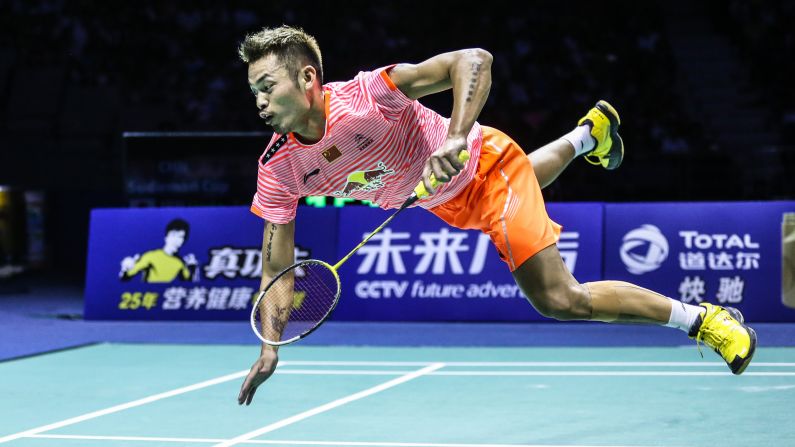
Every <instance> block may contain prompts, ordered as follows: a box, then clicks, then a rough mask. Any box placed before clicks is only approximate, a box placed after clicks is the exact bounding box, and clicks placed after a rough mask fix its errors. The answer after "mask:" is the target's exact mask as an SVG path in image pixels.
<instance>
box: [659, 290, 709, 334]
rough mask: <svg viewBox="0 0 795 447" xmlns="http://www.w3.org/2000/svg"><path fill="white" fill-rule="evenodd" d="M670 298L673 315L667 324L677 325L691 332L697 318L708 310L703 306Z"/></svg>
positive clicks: (676, 326) (686, 331)
mask: <svg viewBox="0 0 795 447" xmlns="http://www.w3.org/2000/svg"><path fill="white" fill-rule="evenodd" d="M668 299H669V300H671V317H670V318H669V319H668V323H667V324H666V326H668V327H675V328H678V329H681V330H683V331H685V333H689V332H690V328H692V327H693V323H695V322H696V318H698V316H699V315H701V313H703V312H704V311H706V309H704V308H703V307H701V306H693V305H691V304H685V303H683V302H681V301H678V300H674V299H671V298H668Z"/></svg>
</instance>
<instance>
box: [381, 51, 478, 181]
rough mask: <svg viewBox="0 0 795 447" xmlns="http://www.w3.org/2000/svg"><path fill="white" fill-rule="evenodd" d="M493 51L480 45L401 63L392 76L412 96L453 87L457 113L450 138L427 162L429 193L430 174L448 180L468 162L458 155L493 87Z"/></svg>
mask: <svg viewBox="0 0 795 447" xmlns="http://www.w3.org/2000/svg"><path fill="white" fill-rule="evenodd" d="M491 61H492V56H491V54H490V53H489V52H488V51H486V50H482V49H480V48H473V49H467V50H459V51H453V52H450V53H443V54H440V55H438V56H434V57H432V58H430V59H428V60H426V61H424V62H421V63H419V64H398V65H396V66H395V67H394V68H393V69H392V70H391V71H390V72H389V77H390V78H391V79H392V82H394V83H395V86H396V87H397V88H399V89H400V91H402V92H403V93H404V94H405V95H406V96H408V97H409V98H411V99H418V98H421V97H423V96H426V95H430V94H432V93H437V92H441V91H444V90H448V89H451V88H452V89H453V112H452V115H451V116H450V127H449V128H448V130H447V140H446V141H445V143H444V144H443V145H442V147H440V148H439V149H438V150H437V151H436V152H434V154H433V155H432V156H431V158H430V159H429V160H428V162H427V163H426V165H425V171H424V172H423V182H424V183H425V188H426V189H427V190H428V191H429V192H434V189H433V188H432V187H431V184H430V180H429V177H430V174H431V173H433V175H434V176H435V177H436V179H437V180H439V181H440V182H448V181H450V179H451V178H452V177H453V176H454V175H456V174H458V173H459V172H461V169H463V167H464V164H463V163H462V162H461V161H459V160H458V154H459V152H461V151H462V150H465V149H466V148H467V135H468V134H469V131H470V130H472V126H474V125H475V120H477V118H478V115H480V111H481V110H482V109H483V105H485V104H486V99H487V98H488V96H489V90H490V89H491Z"/></svg>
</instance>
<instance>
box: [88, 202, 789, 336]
mask: <svg viewBox="0 0 795 447" xmlns="http://www.w3.org/2000/svg"><path fill="white" fill-rule="evenodd" d="M547 211H548V212H549V215H550V216H551V217H552V218H553V219H554V220H555V221H557V222H558V223H560V224H562V225H563V227H564V228H563V233H562V235H561V239H560V241H559V242H558V249H559V251H560V253H561V256H562V257H563V260H564V262H565V264H566V265H567V266H568V267H569V269H570V270H571V271H572V272H573V273H574V276H575V277H576V278H577V279H578V280H579V281H580V282H586V281H597V280H600V279H614V280H624V281H628V282H632V283H635V284H638V285H640V286H643V287H647V288H649V289H652V290H655V291H657V292H660V293H663V294H665V295H667V296H670V297H672V298H676V299H680V300H682V301H684V302H687V303H691V304H697V303H699V302H703V301H709V302H713V303H718V304H724V305H731V306H735V307H738V308H739V309H740V310H742V311H743V313H744V314H745V316H746V318H747V319H748V320H750V321H795V309H793V308H791V307H788V306H786V305H785V304H783V300H782V264H783V263H782V237H781V221H782V215H783V213H786V212H795V202H792V201H790V202H731V203H654V204H651V203H645V204H643V203H638V204H606V205H605V204H601V203H567V204H548V205H547ZM389 214H390V212H387V211H383V210H380V209H373V208H368V207H347V208H342V209H337V208H313V207H303V206H302V207H300V208H299V211H298V216H297V219H296V251H295V255H296V259H298V260H302V259H308V258H315V259H321V260H325V261H329V262H331V263H334V262H337V261H338V260H339V259H341V258H342V256H344V255H345V254H347V252H348V251H349V250H350V249H352V248H353V247H355V246H356V245H357V244H358V243H359V242H360V241H361V239H362V237H363V236H365V235H366V234H369V232H370V231H372V230H373V229H374V228H376V227H377V226H378V225H380V224H381V223H382V222H383V221H384V220H385V219H386V218H387V217H388V216H389ZM262 234H263V223H262V220H261V219H259V218H258V217H256V216H254V215H252V214H251V213H250V212H249V211H248V210H247V209H246V208H245V207H217V208H147V209H106V210H94V211H93V212H92V215H91V228H90V236H89V253H88V269H87V276H86V292H85V317H86V318H87V319H153V320H244V319H247V318H248V315H249V312H250V309H251V303H252V297H254V296H255V295H256V293H257V290H258V288H259V285H260V280H261V274H262V268H261V247H262ZM340 277H341V280H342V287H343V290H342V296H341V299H340V304H339V306H338V307H337V309H336V310H335V313H334V315H333V317H332V318H333V319H336V320H374V321H543V320H546V319H545V318H544V317H542V316H541V315H539V314H538V313H537V312H535V311H534V310H533V309H532V308H531V306H530V305H529V303H528V302H527V300H526V299H525V298H524V296H523V295H522V293H521V291H520V290H519V288H518V287H517V286H516V284H515V283H514V281H513V279H512V277H511V275H510V273H509V271H508V268H507V265H506V264H505V263H504V262H502V261H501V260H500V258H499V256H498V254H497V251H496V249H495V248H494V247H493V246H492V245H491V243H490V241H489V238H488V236H486V235H484V234H481V233H480V232H478V231H464V230H458V229H455V228H452V227H449V226H448V225H447V224H445V223H444V222H442V221H441V220H440V219H438V218H437V217H435V216H434V215H432V214H431V213H428V212H426V211H424V210H420V209H410V210H406V211H405V212H404V213H402V214H401V215H400V216H398V218H396V219H395V220H394V221H393V222H392V223H391V224H390V225H389V226H388V227H387V228H385V229H384V230H383V231H381V232H380V233H379V234H378V235H376V236H375V237H374V238H373V239H372V240H371V241H370V242H369V243H368V244H367V245H365V246H364V247H363V248H361V249H360V250H359V251H358V252H357V253H356V254H355V255H354V256H353V257H352V258H351V259H350V260H348V261H347V262H346V263H345V264H344V265H343V266H342V267H341V269H340Z"/></svg>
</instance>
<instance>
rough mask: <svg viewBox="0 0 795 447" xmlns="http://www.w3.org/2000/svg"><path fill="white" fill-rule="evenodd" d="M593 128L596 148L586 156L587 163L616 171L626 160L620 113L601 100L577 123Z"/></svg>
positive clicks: (592, 132) (592, 133)
mask: <svg viewBox="0 0 795 447" xmlns="http://www.w3.org/2000/svg"><path fill="white" fill-rule="evenodd" d="M584 124H588V125H590V126H591V136H592V137H593V138H594V140H596V146H595V147H594V149H593V150H592V151H591V152H588V153H587V154H585V161H587V162H588V163H590V164H592V165H597V166H599V165H601V166H602V167H603V168H605V169H609V170H612V169H616V168H617V167H619V166H621V161H622V160H624V142H623V141H622V140H621V136H620V135H618V126H619V125H621V118H620V117H619V116H618V112H616V109H614V108H613V106H611V105H610V104H608V103H607V101H605V100H599V102H597V103H596V106H594V107H593V108H592V109H591V110H589V111H588V113H587V114H586V115H585V116H584V117H582V118H581V119H580V121H579V122H577V125H578V126H582V125H584Z"/></svg>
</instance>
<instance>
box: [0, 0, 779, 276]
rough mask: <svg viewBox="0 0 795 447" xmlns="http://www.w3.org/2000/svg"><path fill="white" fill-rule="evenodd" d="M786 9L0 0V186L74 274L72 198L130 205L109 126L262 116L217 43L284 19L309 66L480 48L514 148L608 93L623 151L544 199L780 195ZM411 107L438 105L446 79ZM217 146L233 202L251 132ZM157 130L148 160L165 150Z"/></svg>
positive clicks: (334, 71)
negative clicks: (15, 193) (307, 49)
mask: <svg viewBox="0 0 795 447" xmlns="http://www.w3.org/2000/svg"><path fill="white" fill-rule="evenodd" d="M691 3H692V4H691ZM793 19H795V2H786V1H739V0H734V1H717V0H715V1H699V2H687V1H668V2H664V1H656V2H655V1H652V2H645V1H643V2H630V1H626V2H624V1H619V2H616V1H606V2H587V3H586V2H551V1H545V2H539V1H532V2H505V1H489V2H486V3H480V4H474V3H469V2H443V1H439V2H435V1H427V0H426V1H400V2H374V1H347V2H320V1H316V2H315V1H304V2H295V1H282V0H276V1H258V2H231V1H230V2H218V1H210V0H204V1H191V2H167V1H131V2H130V1H67V0H50V1H27V0H11V1H8V0H2V1H0V29H2V30H3V31H2V33H0V185H11V186H14V187H17V188H20V189H25V190H39V191H44V193H45V195H46V203H47V206H46V241H47V245H48V259H49V263H48V265H47V268H48V269H49V270H50V271H52V272H60V273H62V274H64V275H67V276H70V277H75V278H79V277H80V275H82V273H83V271H84V268H85V252H86V241H87V228H88V216H89V210H90V209H91V208H96V207H111V206H113V207H116V206H128V205H130V203H131V202H132V203H135V201H131V198H130V197H129V196H128V195H127V194H126V190H125V185H126V184H127V183H126V181H127V180H128V179H127V178H125V175H129V173H130V172H131V169H130V160H133V159H135V158H136V157H139V158H140V157H141V153H143V152H135V153H131V152H130V145H129V144H126V143H125V142H124V139H123V138H122V133H123V132H125V131H201V132H210V131H238V132H263V131H267V130H268V129H266V128H265V127H264V125H263V123H262V122H261V121H259V119H258V118H257V116H256V113H255V112H256V109H255V106H254V101H253V98H252V97H251V94H250V92H249V90H248V85H247V82H246V67H245V65H244V64H243V63H242V62H240V61H239V60H238V59H237V54H236V47H237V44H238V43H239V42H240V41H241V40H242V38H243V36H244V35H245V34H246V33H248V32H255V31H257V30H259V29H260V28H262V27H263V26H278V25H281V24H283V23H284V24H290V25H299V26H302V27H304V28H305V30H306V31H307V32H309V33H310V34H313V35H315V37H316V38H317V39H318V42H319V44H320V47H321V50H322V51H323V59H324V69H325V78H326V79H325V80H326V81H335V80H347V79H350V78H352V77H353V76H355V75H356V73H357V72H358V71H360V70H369V69H373V68H376V67H379V66H383V65H387V64H391V63H395V62H419V61H421V60H423V59H426V58H428V57H431V56H433V55H435V54H437V53H440V52H443V51H449V50H454V49H460V48H465V47H471V46H479V47H482V48H485V49H487V50H489V51H490V52H491V53H492V54H493V55H494V57H495V60H494V66H493V86H492V90H491V95H490V98H489V102H488V104H487V105H486V107H485V109H484V111H483V113H482V114H481V117H480V119H479V121H480V122H481V123H483V124H487V125H491V126H494V127H498V128H500V129H501V130H503V131H505V132H507V133H508V134H509V135H511V136H513V137H514V138H515V139H516V140H517V141H518V142H519V143H520V144H521V145H522V146H523V147H524V148H525V150H528V151H529V150H532V149H533V148H535V147H538V146H540V145H543V144H545V143H547V142H549V141H551V140H553V139H555V138H557V137H558V136H560V135H562V134H563V133H565V132H568V131H569V130H571V129H572V128H573V127H574V125H575V124H576V121H577V120H578V119H579V118H580V117H581V116H582V115H583V114H584V113H585V112H586V111H587V110H588V108H590V107H591V106H592V105H593V104H594V103H595V102H596V101H597V100H598V99H600V98H604V99H607V100H608V101H610V102H611V103H612V104H613V105H614V106H615V107H616V108H617V109H618V110H619V112H620V114H621V117H622V128H621V134H622V136H623V138H624V142H625V145H626V147H627V155H626V158H625V161H624V165H623V166H622V167H621V169H619V170H618V171H615V172H610V173H608V172H606V171H603V170H601V169H597V168H593V167H591V166H589V165H587V164H586V163H585V162H583V161H579V160H578V161H576V162H575V163H573V164H572V166H571V167H570V168H569V170H568V171H567V172H566V173H565V174H564V175H563V176H562V177H561V178H560V179H559V181H558V182H556V183H555V184H553V185H552V186H550V187H549V188H547V189H546V190H545V195H546V197H547V199H548V200H551V201H591V200H592V201H614V202H619V201H671V200H688V201H702V200H757V199H759V200H768V199H792V198H793V197H795V181H794V180H793V179H792V177H793V174H795V147H794V146H793V143H792V141H793V137H795V102H794V100H795V87H793V86H792V79H795V57H793V55H795V51H794V50H795V48H794V47H795V32H793V31H792V27H791V24H792V23H793ZM422 102H423V103H424V104H426V105H428V106H430V107H433V108H434V109H436V110H438V111H440V112H441V113H443V114H445V115H447V114H449V110H450V106H451V97H450V95H449V94H440V95H436V96H434V97H430V98H427V99H426V98H424V99H423V100H422ZM218 141H219V144H217V149H215V150H217V153H216V154H215V155H214V156H210V155H208V156H207V158H206V161H207V163H208V164H212V160H216V159H218V158H223V157H225V156H228V157H229V158H230V159H235V160H239V159H240V157H244V159H245V158H250V163H251V168H250V174H249V175H250V178H251V187H250V191H248V192H246V193H244V194H240V193H239V192H238V191H233V192H234V194H232V193H231V192H230V194H227V195H226V196H224V197H221V198H220V199H219V197H218V196H209V195H208V196H207V200H208V203H228V204H239V205H247V204H249V203H250V200H251V196H252V194H253V192H254V187H255V185H254V183H253V181H254V180H253V179H254V178H255V175H256V159H257V157H258V156H259V155H260V153H261V151H262V150H264V146H265V144H266V142H267V139H266V138H265V137H261V143H257V141H259V140H255V143H254V144H251V143H250V142H249V143H246V144H245V145H242V146H234V145H232V144H230V143H227V142H224V141H223V140H218ZM158 144H160V145H159V146H158V145H155V149H150V150H149V151H148V152H146V153H148V154H149V155H148V156H151V157H153V159H156V158H158V157H160V158H166V159H170V160H172V161H173V160H178V159H179V157H180V155H179V154H184V152H180V151H181V150H183V149H180V151H174V152H170V149H169V148H168V145H167V144H166V145H162V143H158ZM212 150H213V149H212V148H211V149H207V148H206V147H205V148H203V149H202V150H201V151H199V152H200V153H208V152H207V151H212ZM199 152H197V153H199ZM144 158H145V157H144ZM235 163H238V164H239V162H238V161H236V162H235ZM243 169H245V168H243ZM191 204H197V203H191Z"/></svg>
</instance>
